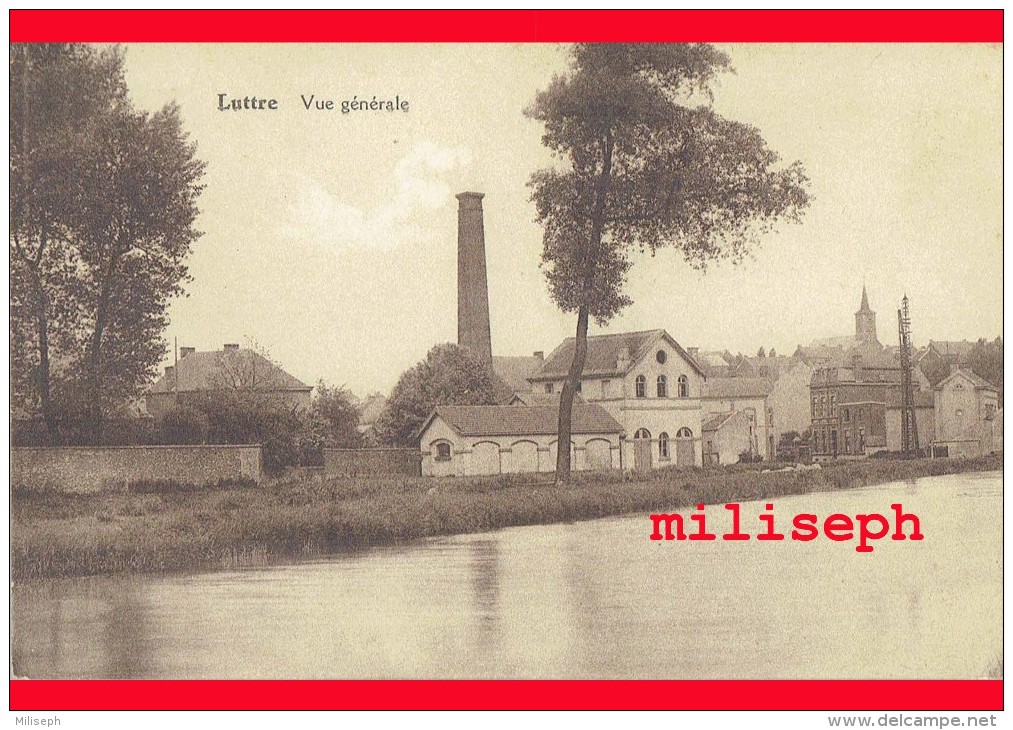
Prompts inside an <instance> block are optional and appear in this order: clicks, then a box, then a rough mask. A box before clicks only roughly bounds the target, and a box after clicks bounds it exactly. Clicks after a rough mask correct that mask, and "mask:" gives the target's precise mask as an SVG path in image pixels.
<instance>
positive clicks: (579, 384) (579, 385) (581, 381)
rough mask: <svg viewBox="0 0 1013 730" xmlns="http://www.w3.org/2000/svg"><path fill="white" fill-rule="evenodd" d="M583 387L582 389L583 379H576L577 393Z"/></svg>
mask: <svg viewBox="0 0 1013 730" xmlns="http://www.w3.org/2000/svg"><path fill="white" fill-rule="evenodd" d="M583 389H584V381H583V380H578V381H577V392H578V393H579V392H580V391H582V390H583Z"/></svg>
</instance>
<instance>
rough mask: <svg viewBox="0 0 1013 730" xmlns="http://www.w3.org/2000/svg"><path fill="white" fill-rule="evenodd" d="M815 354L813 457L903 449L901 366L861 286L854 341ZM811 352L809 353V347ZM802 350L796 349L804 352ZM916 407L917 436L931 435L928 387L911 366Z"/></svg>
mask: <svg viewBox="0 0 1013 730" xmlns="http://www.w3.org/2000/svg"><path fill="white" fill-rule="evenodd" d="M829 349H830V352H825V353H822V354H826V355H827V357H825V358H820V359H817V360H815V362H814V365H813V374H812V378H811V380H810V417H811V421H812V439H811V447H812V457H813V459H814V460H817V461H823V460H828V459H837V458H860V457H863V456H867V455H870V454H873V453H876V452H877V451H899V450H900V449H901V426H900V424H901V380H902V378H901V375H902V373H901V367H900V359H899V355H898V351H897V348H888V347H884V346H883V345H882V344H881V343H880V342H879V338H878V336H877V334H876V313H875V312H874V311H872V309H871V307H869V298H868V293H867V292H866V290H865V287H864V286H863V287H862V302H861V305H860V307H859V310H858V311H857V312H856V313H855V338H854V344H853V345H852V346H851V347H850V348H848V349H846V350H844V349H843V348H841V349H840V350H838V349H837V347H833V348H829ZM808 354H809V355H811V354H812V353H808ZM806 355H807V353H806V352H804V351H803V352H801V353H799V356H800V357H805V356H806ZM913 375H914V385H915V388H916V389H915V391H914V394H913V395H914V408H915V422H916V424H917V429H918V434H919V442H920V443H922V444H925V445H927V444H928V443H929V442H930V441H931V440H932V439H933V437H934V435H935V415H934V412H933V399H932V393H931V392H930V391H929V390H928V389H927V387H928V383H927V381H926V380H925V379H924V376H923V375H921V374H920V373H919V372H918V369H917V368H915V369H914V373H913Z"/></svg>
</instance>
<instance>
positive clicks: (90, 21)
mask: <svg viewBox="0 0 1013 730" xmlns="http://www.w3.org/2000/svg"><path fill="white" fill-rule="evenodd" d="M9 20H10V41H11V42H46V41H49V42H56V41H83V42H135V43H140V42H175V43H182V42H187V43H196V42H233V43H235V42H276V43H277V42H568V41H578V40H580V41H704V40H706V41H712V42H725V43H732V42H783V43H790V42H814V43H819V42H851V43H870V42H908V43H928V42H934V43H941V42H960V43H971V42H978V43H982V42H984V43H1001V42H1002V40H1003V11H1002V10H971V11H963V10H958V11H953V10H949V11H923V10H919V11H839V10H820V11H812V10H809V11H789V10H776V11H742V10H736V11H722V10H694V11H558V10H524V11H492V10H490V11H383V10H368V11H292V10H270V11H193V10H187V11H164V10H148V11H143V10H128V11H108V10H98V11H77V10H71V11H66V10H65V11H56V10H12V11H10V16H9ZM1002 687H1003V683H1002V681H1001V680H954V681H949V680H915V681H909V680H898V681H879V680H872V681H864V680H863V681H852V680H840V681H839V680H829V681H823V680H812V681H782V680H758V681H738V680H735V681H732V680H713V681H697V680H638V681H633V680H616V681H613V680H606V681H598V680H592V681H570V680H565V681H562V680H561V681H556V680H538V681H527V680H519V681H512V680H507V681H485V680H479V681H443V680H418V681H373V680H364V681H344V680H342V681H236V680H212V681H191V680H174V681H148V680H140V681H116V680H108V681H107V680H12V681H10V683H9V688H10V709H11V710H13V711H27V710H109V709H119V710H182V709H188V710H295V709H304V710H362V709H541V710H560V709H595V710H606V709H607V710H623V709H625V710H629V709H645V710H647V709H650V710H713V709H723V710H845V711H853V710H873V711H875V710H891V711H905V710H926V711H933V710H936V711H939V710H956V711H977V710H984V711H991V710H1001V709H1002V708H1003V698H1002Z"/></svg>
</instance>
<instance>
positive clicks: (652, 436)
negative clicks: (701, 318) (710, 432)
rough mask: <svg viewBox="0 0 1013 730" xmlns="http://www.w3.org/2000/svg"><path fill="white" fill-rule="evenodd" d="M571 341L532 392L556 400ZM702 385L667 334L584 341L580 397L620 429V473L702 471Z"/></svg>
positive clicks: (534, 379) (695, 367) (535, 378)
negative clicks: (659, 468) (672, 469)
mask: <svg viewBox="0 0 1013 730" xmlns="http://www.w3.org/2000/svg"><path fill="white" fill-rule="evenodd" d="M574 343H575V341H574V338H572V337H571V338H568V339H566V340H564V341H563V342H562V344H560V345H559V347H557V348H556V349H555V350H553V351H552V352H551V353H550V354H549V355H548V357H546V358H545V364H544V365H543V366H542V368H541V369H540V370H539V371H538V372H536V373H535V374H534V375H532V376H531V377H529V378H528V380H529V381H530V382H531V384H532V390H533V391H535V392H539V391H541V392H542V393H558V392H559V391H560V390H562V386H563V382H564V381H565V380H566V376H567V373H568V371H569V369H570V363H571V362H572V360H573V352H574ZM706 383H707V377H706V375H705V374H704V372H703V370H702V369H701V368H700V365H699V364H698V363H697V362H696V360H695V359H694V358H693V357H692V356H691V355H690V354H689V353H688V352H686V350H684V349H683V348H682V346H681V345H679V343H678V342H676V341H675V339H673V338H672V336H671V335H669V334H668V333H667V332H666V331H665V330H663V329H655V330H646V331H643V332H624V333H617V334H609V335H595V336H593V337H588V338H587V360H586V361H585V363H584V372H583V374H582V376H581V382H580V394H581V396H582V397H583V399H584V400H585V401H586V402H588V403H591V404H597V405H600V406H601V407H602V408H604V409H605V410H607V411H608V412H609V413H610V414H611V415H612V416H613V418H615V420H616V421H618V422H619V423H620V424H622V427H623V429H624V430H625V432H626V433H627V434H628V436H629V437H630V439H632V440H628V441H626V442H625V445H624V446H623V455H622V456H623V459H622V463H623V466H624V467H625V468H635V469H638V470H644V469H650V468H653V467H657V466H667V465H669V464H675V465H679V466H700V465H702V463H703V452H702V448H701V435H702V432H703V429H702V425H703V419H702V409H701V403H702V401H701V399H702V398H703V397H704V396H705V395H706Z"/></svg>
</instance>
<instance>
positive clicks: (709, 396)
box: [700, 378, 775, 464]
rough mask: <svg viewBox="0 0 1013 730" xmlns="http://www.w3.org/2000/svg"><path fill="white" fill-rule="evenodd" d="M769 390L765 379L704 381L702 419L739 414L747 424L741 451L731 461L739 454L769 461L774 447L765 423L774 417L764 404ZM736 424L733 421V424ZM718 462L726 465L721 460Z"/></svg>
mask: <svg viewBox="0 0 1013 730" xmlns="http://www.w3.org/2000/svg"><path fill="white" fill-rule="evenodd" d="M772 388H773V384H772V383H771V382H770V380H768V379H766V378H711V379H710V380H708V381H707V384H706V386H705V387H704V395H703V398H702V399H701V404H700V405H701V408H702V409H703V415H704V419H705V420H706V419H707V418H708V417H710V416H714V415H724V414H732V413H741V414H742V415H743V417H744V421H745V423H746V424H747V429H746V430H747V434H748V439H747V441H746V443H745V444H743V448H742V449H741V451H739V452H737V453H736V455H735V456H736V459H735V461H737V460H738V458H737V457H738V456H739V454H741V453H748V454H750V456H757V455H759V456H761V457H763V458H764V459H770V458H773V456H774V446H775V444H774V443H772V442H771V438H772V433H771V429H770V426H769V423H771V422H772V421H773V418H774V417H773V413H772V412H771V411H770V409H769V408H768V405H767V398H768V397H769V396H770V393H771V390H772ZM738 421H739V419H735V423H738ZM721 463H722V464H727V463H729V462H728V461H726V460H723V461H722V462H721ZM732 463H734V461H733V462H732Z"/></svg>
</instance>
